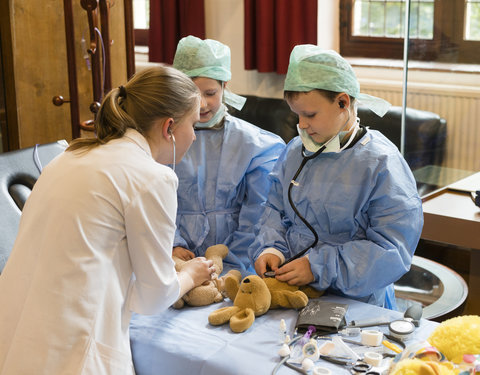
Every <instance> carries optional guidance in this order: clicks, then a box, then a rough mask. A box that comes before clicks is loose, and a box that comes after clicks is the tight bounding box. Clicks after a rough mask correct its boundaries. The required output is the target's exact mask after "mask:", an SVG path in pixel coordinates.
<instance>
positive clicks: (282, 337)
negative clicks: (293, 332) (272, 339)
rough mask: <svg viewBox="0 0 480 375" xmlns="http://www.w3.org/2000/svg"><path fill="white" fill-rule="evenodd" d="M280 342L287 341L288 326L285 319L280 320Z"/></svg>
mask: <svg viewBox="0 0 480 375" xmlns="http://www.w3.org/2000/svg"><path fill="white" fill-rule="evenodd" d="M279 330H280V342H281V343H284V342H285V341H286V339H287V324H286V323H285V319H280V327H279Z"/></svg>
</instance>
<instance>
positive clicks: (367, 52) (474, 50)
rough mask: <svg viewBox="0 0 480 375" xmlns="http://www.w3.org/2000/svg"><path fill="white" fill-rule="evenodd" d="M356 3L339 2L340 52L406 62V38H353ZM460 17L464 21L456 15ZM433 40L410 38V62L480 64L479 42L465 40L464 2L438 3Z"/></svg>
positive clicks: (449, 1)
mask: <svg viewBox="0 0 480 375" xmlns="http://www.w3.org/2000/svg"><path fill="white" fill-rule="evenodd" d="M352 9H353V0H340V53H341V54H342V55H343V56H352V57H369V58H388V59H398V60H401V59H403V50H404V42H403V38H383V37H367V36H354V35H352V33H353V28H352V21H353V20H352V18H353V17H352ZM458 14H461V17H460V19H461V22H458V21H457V22H455V19H458V17H456V15H458ZM433 22H434V28H433V39H431V40H428V39H410V42H409V54H408V57H409V59H410V60H419V61H442V62H454V63H479V62H480V41H465V40H463V32H464V0H453V1H452V0H435V3H434V20H433Z"/></svg>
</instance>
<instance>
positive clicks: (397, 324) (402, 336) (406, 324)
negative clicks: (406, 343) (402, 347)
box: [388, 320, 415, 341]
mask: <svg viewBox="0 0 480 375" xmlns="http://www.w3.org/2000/svg"><path fill="white" fill-rule="evenodd" d="M388 329H389V330H390V334H391V335H392V336H393V337H395V338H397V339H399V340H402V341H403V340H406V339H407V338H408V337H409V336H410V335H411V334H412V333H413V331H415V325H414V324H413V323H412V322H410V321H408V320H394V321H393V322H391V323H390V324H389V325H388Z"/></svg>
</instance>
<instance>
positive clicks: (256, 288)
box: [208, 271, 321, 333]
mask: <svg viewBox="0 0 480 375" xmlns="http://www.w3.org/2000/svg"><path fill="white" fill-rule="evenodd" d="M227 275H228V276H227V277H226V279H225V293H226V295H227V296H228V297H229V298H230V300H232V301H233V306H229V307H223V308H221V309H218V310H215V311H213V312H212V313H211V314H210V315H209V317H208V321H209V322H210V324H212V325H221V324H224V323H226V322H228V321H230V328H231V330H232V331H233V332H237V333H240V332H243V331H246V330H247V329H248V328H250V326H251V325H252V324H253V322H254V321H255V317H257V316H260V315H263V314H265V313H266V312H267V311H268V310H269V309H271V308H278V307H285V308H294V309H300V308H303V307H305V306H306V305H307V303H308V296H307V294H306V293H305V292H303V291H301V290H300V289H299V287H295V286H291V285H288V284H287V283H284V282H281V281H278V280H276V279H274V278H265V279H262V278H260V277H259V276H257V275H249V276H247V277H245V278H244V279H243V280H242V281H241V282H240V279H241V276H240V272H238V271H236V272H235V271H231V272H230V273H229V274H227ZM305 289H306V291H307V292H308V293H309V294H310V295H311V296H312V297H317V296H320V295H321V293H320V292H317V291H315V290H314V289H312V288H305Z"/></svg>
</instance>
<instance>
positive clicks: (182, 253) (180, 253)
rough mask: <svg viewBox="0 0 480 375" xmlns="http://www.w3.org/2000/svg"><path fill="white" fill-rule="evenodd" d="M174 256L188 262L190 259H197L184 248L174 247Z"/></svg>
mask: <svg viewBox="0 0 480 375" xmlns="http://www.w3.org/2000/svg"><path fill="white" fill-rule="evenodd" d="M172 256H176V257H177V258H179V259H181V260H184V261H187V260H190V259H193V258H195V254H194V253H193V252H191V251H190V250H187V249H185V248H184V247H180V246H177V247H174V248H173V251H172Z"/></svg>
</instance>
